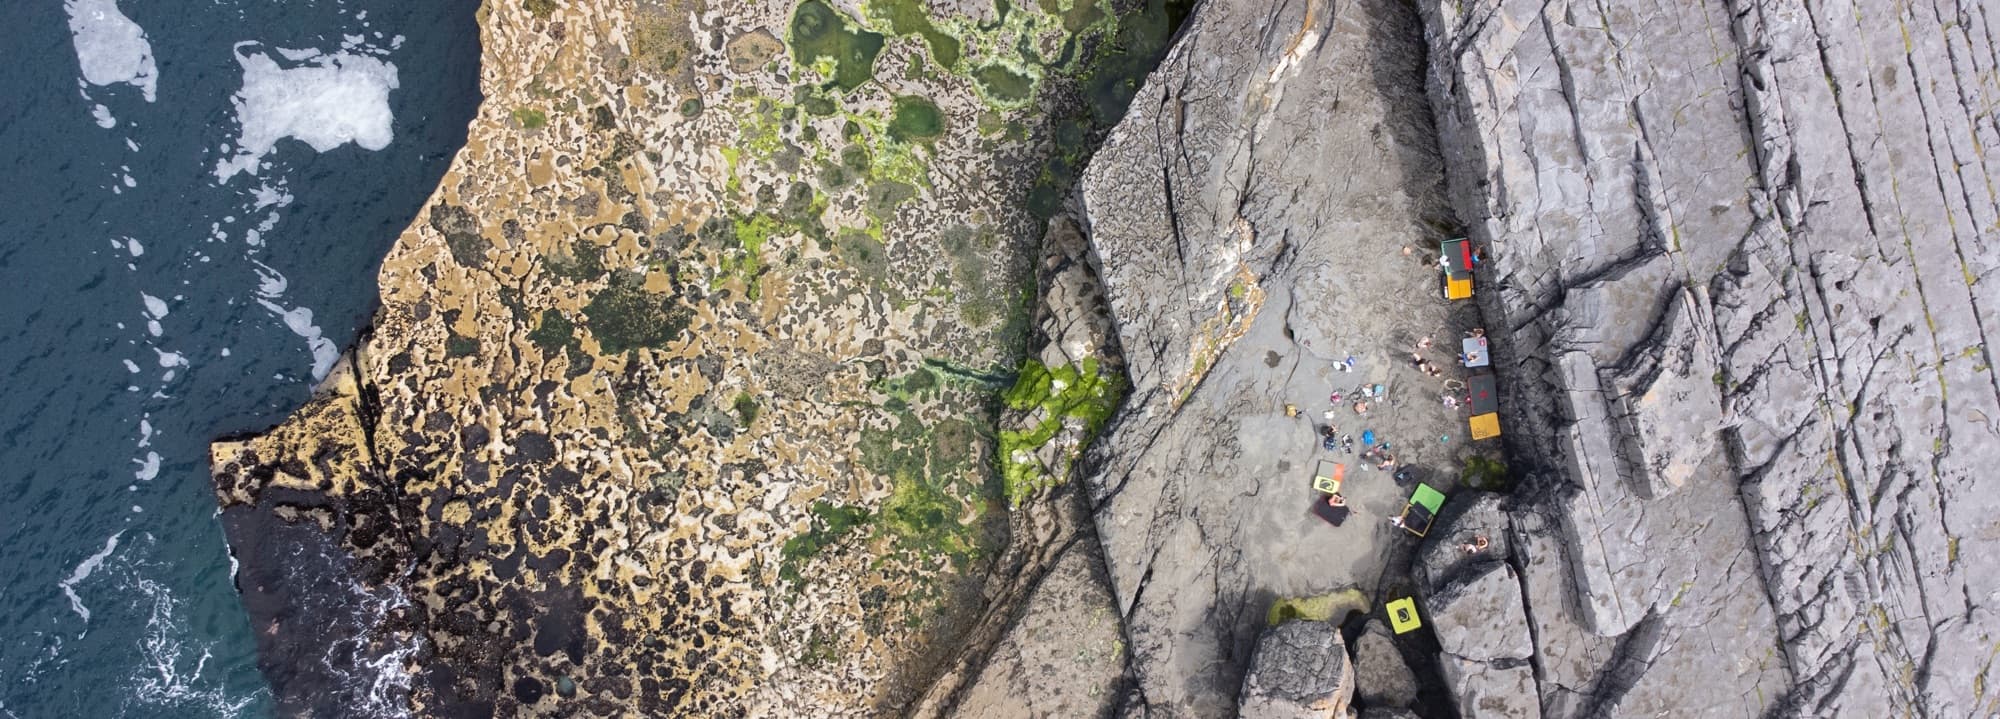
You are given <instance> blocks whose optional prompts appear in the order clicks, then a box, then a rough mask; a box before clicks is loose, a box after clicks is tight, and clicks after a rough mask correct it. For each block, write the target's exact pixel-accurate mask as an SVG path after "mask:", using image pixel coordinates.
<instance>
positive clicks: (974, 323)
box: [214, 0, 1172, 716]
mask: <svg viewBox="0 0 2000 719" xmlns="http://www.w3.org/2000/svg"><path fill="white" fill-rule="evenodd" d="M948 5H949V7H948V8H946V7H939V8H935V9H939V10H949V12H937V13H935V14H934V13H932V12H931V11H932V10H933V9H934V8H933V6H931V5H926V4H924V3H912V2H899V1H895V0H868V1H866V2H857V1H852V0H839V1H836V2H824V1H822V0H803V1H801V2H760V3H738V2H727V3H722V2H710V1H705V0H654V1H647V2H619V1H616V0H560V1H552V0H526V1H525V2H522V1H519V0H509V1H507V2H492V3H487V4H486V5H485V6H484V7H483V9H482V10H481V13H480V24H481V32H482V34H481V41H482V46H483V49H484V53H485V56H484V61H483V63H482V84H481V88H482V91H483V93H484V95H485V104H484V106H483V107H482V108H481V111H480V113H479V115H478V117H477V118H476V119H475V120H474V121H473V123H472V125H471V128H470V136H469V139H468V140H467V143H466V145H465V147H464V149H463V150H462V151H461V152H460V153H459V155H458V157H457V158H456V159H455V160H454V163H453V165H452V168H451V170H450V171H449V172H448V173H447V174H446V176H445V177H444V179H443V180H442V182H441V184H440V186H439V187H438V189H437V190H436V192H435V194H434V196H433V198H432V199H431V202H430V203H429V206H428V208H427V209H426V210H425V211H424V212H423V213H422V215H421V216H420V217H418V218H417V220H416V222H415V223H413V225H412V226H411V227H410V228H409V229H408V230H407V231H406V233H405V234H404V235H403V236H402V237H401V238H400V239H399V241H398V242H397V243H396V245H395V247H394V249H393V250H392V251H391V252H390V253H389V255H388V256H387V258H386V259H385V260H384V262H383V267H382V271H381V274H380V283H381V303H382V305H381V309H380V311H379V312H378V314H377V315H376V317H375V319H374V328H373V330H372V332H371V333H370V334H369V335H367V337H366V338H365V339H364V340H363V341H362V342H361V343H360V345H359V346H358V347H356V348H354V349H353V350H352V352H351V353H350V362H351V369H350V370H348V371H346V372H344V373H343V374H342V375H341V379H340V380H339V382H337V383H335V384H334V385H332V386H330V387H329V388H328V391H329V393H328V394H327V395H326V397H325V398H323V399H321V400H315V401H314V403H313V404H312V405H311V406H309V407H307V408H306V409H304V410H302V411H301V412H300V413H299V414H298V415H297V416H296V417H294V418H293V420H292V421H290V422H288V423H287V424H285V425H283V426H281V427H279V428H276V429H274V430H272V431H271V432H269V433H267V434H264V435H262V436H259V437H254V438H248V439H243V440H239V441H232V442H227V443H221V444H218V445H217V446H216V447H215V449H214V460H215V467H216V481H217V486H218V490H219V493H220V495H221V498H222V503H223V506H224V514H225V525H226V526H228V527H230V528H231V531H232V535H231V540H232V543H234V544H236V545H238V546H245V545H255V544H257V543H259V542H262V541H264V540H266V539H272V538H274V537H277V535H274V534H270V533H265V532H260V531H259V528H260V527H264V526H266V524H265V523H264V522H261V521H236V518H238V517H243V516H244V515H246V514H249V513H254V514H255V515H256V517H257V518H259V519H260V520H261V519H264V518H271V517H275V520H274V521H280V522H286V523H287V526H288V527H291V526H312V527H316V528H317V529H318V530H319V531H322V532H324V533H325V534H326V535H327V536H328V537H330V538H331V542H332V543H333V544H334V545H337V546H338V547H339V548H340V549H342V550H344V551H346V552H348V553H350V554H352V555H353V556H354V557H356V558H357V560H358V561H356V563H355V565H356V566H357V567H358V569H357V573H359V574H360V575H361V577H362V578H363V579H364V580H365V581H368V582H371V583H373V584H374V585H376V586H378V587H382V588H384V589H385V591H389V593H390V594H392V595H394V596H396V597H401V598H403V599H402V600H403V601H404V602H406V604H405V605H403V608H402V609H400V610H399V611H398V613H397V614H396V615H395V616H393V617H389V618H386V619H384V621H383V625H382V628H381V629H380V630H379V631H376V632H375V633H374V634H371V635H370V638H376V635H379V638H380V639H381V640H382V641H383V642H384V646H387V647H390V648H391V649H392V650H394V651H395V652H396V654H395V661H390V662H386V663H384V664H383V666H388V667H389V669H390V671H389V672H388V673H387V674H385V675H384V676H385V677H386V678H387V679H388V680H391V681H395V680H400V679H403V678H405V677H404V676H402V673H401V672H399V671H397V670H399V669H400V670H406V671H407V672H408V673H409V675H410V676H409V677H408V678H409V679H410V687H409V692H408V694H409V696H408V697H407V703H408V704H409V707H408V708H409V709H411V710H413V711H414V712H415V713H417V714H421V715H438V716H454V715H471V716H486V715H501V716H516V715H537V714H555V715H565V716H575V715H606V716H609V715H618V716H627V715H650V716H737V715H777V714H794V713H806V714H813V715H817V716H842V715H872V714H879V713H886V712H893V711H900V710H901V709H902V708H904V707H906V706H909V705H911V704H912V703H913V702H916V701H918V700H919V699H921V698H923V697H924V696H925V695H926V692H927V691H929V690H931V689H932V688H933V687H934V686H941V685H942V684H941V683H939V682H934V681H933V680H934V679H938V678H939V677H940V675H945V674H948V673H949V672H950V671H951V669H952V668H954V667H961V666H963V665H965V663H966V662H967V661H969V660H967V659H965V658H964V657H961V656H960V655H961V654H963V653H964V649H963V648H964V647H966V646H977V647H982V648H990V647H991V646H992V645H993V642H992V641H991V639H992V638H995V637H1000V636H1004V632H1005V630H1006V629H1007V627H1009V626H1011V622H1012V620H1013V619H1014V618H1016V617H1018V616H1019V615H1020V614H1021V613H1022V612H1023V611H1025V609H1024V608H1023V606H1022V603H1025V602H1026V601H1028V597H1029V596H1030V595H1031V594H1032V593H1033V591H1034V590H1035V588H1036V587H1037V586H1039V584H1040V580H1041V577H1042V576H1044V575H1046V574H1047V573H1048V572H1049V571H1050V569H1051V568H1052V567H1053V566H1055V563H1056V562H1057V560H1059V559H1061V558H1062V557H1064V556H1068V555H1067V553H1066V550H1068V549H1069V548H1070V547H1071V546H1072V545H1073V544H1074V540H1073V539H1067V540H1063V541H1051V542H1050V543H1049V544H1047V545H1046V546H1042V545H1038V546H1032V547H1026V548H1024V549H1022V550H1021V551H1019V552H1013V553H1009V552H1012V551H1013V549H1014V548H1015V543H1012V542H1010V539H1009V532H1010V529H1011V528H1010V527H1009V523H1010V521H1011V520H1010V517H1009V514H1008V503H1007V502H1006V501H1005V497H1004V495H1003V493H1002V491H1001V488H1000V483H999V482H998V481H997V478H996V472H995V471H994V469H995V466H996V465H997V464H998V461H997V459H996V446H997V444H998V441H997V434H998V428H997V407H998V404H999V402H998V400H999V394H1000V393H1001V391H1002V390H1004V389H1006V388H1007V387H1008V385H1009V383H1010V382H1011V381H1012V379H1013V375H1014V371H1015V368H1016V367H1017V363H1018V361H1019V359H1020V353H1021V352H1023V351H1024V350H1026V349H1028V348H1027V347H1026V345H1027V339H1028V335H1029V334H1030V325H1029V323H1030V320H1031V315H1030V313H1029V308H1030V306H1031V305H1030V301H1029V300H1030V297H1029V295H1030V294H1032V293H1033V291H1034V290H1033V277H1034V262H1035V259H1036V258H1037V256H1038V255H1037V253H1036V248H1037V247H1038V246H1039V244H1040V240H1041V237H1042V234H1043V229H1044V224H1043V222H1042V221H1041V220H1040V219H1037V216H1036V214H1035V212H1031V207H1033V208H1034V209H1038V210H1041V211H1049V210H1053V209H1055V203H1052V202H1049V201H1047V198H1048V197H1051V196H1056V197H1059V196H1060V194H1061V192H1062V188H1063V187H1065V186H1067V185H1068V184H1069V183H1070V182H1071V181H1072V176H1073V175H1074V170H1073V169H1065V168H1066V167H1074V166H1076V165H1077V163H1079V162H1080V161H1081V159H1082V157H1083V155H1084V154H1086V147H1085V146H1086V144H1087V142H1088V140H1089V137H1090V135H1091V133H1094V132H1097V130H1095V129H1093V128H1094V127H1095V126H1096V125H1097V124H1099V123H1108V122H1109V121H1110V119H1111V118H1115V117H1116V115H1117V113H1118V112H1119V111H1121V110H1122V107H1123V101H1124V100H1125V99H1127V98H1129V97H1130V91H1131V90H1130V87H1129V85H1127V84H1126V82H1125V79H1126V78H1127V77H1128V76H1129V75H1131V74H1132V73H1134V72H1137V71H1143V68H1144V66H1146V65H1147V64H1149V63H1150V62H1152V60H1153V58H1154V57H1156V55H1149V54H1148V53H1154V52H1155V51H1157V49H1159V48H1161V47H1163V46H1164V41H1165V39H1166V37H1167V36H1168V34H1169V33H1170V32H1171V27H1172V18H1170V17H1169V16H1168V13H1167V12H1166V11H1165V10H1164V9H1163V8H1162V7H1161V6H1160V5H1159V4H1157V3H1155V4H1149V5H1144V6H1139V7H1133V6H1121V7H1117V8H1112V7H1108V6H1101V5H1100V4H1098V3H1094V2H1084V1H1078V2H1047V3H1013V4H1009V3H990V2H972V3H950V4H948ZM1038 202H1039V203H1040V204H1042V205H1048V206H1047V207H1036V205H1037V203H1038ZM1071 496H1072V497H1073V496H1074V495H1071ZM1025 516H1027V517H1029V518H1030V519H1031V520H1032V518H1034V517H1042V516H1045V515H1039V514H1033V513H1030V514H1027V515H1025ZM1054 516H1056V517H1058V518H1059V517H1060V516H1061V515H1054ZM1079 521H1080V520H1075V519H1072V520H1070V521H1069V522H1068V524H1063V523H1061V522H1053V523H1046V524H1045V525H1043V526H1045V527H1046V528H1047V531H1046V532H1040V533H1038V534H1035V535H1034V536H1033V537H1023V538H1021V542H1028V541H1037V540H1048V539H1050V538H1051V537H1055V538H1058V539H1060V538H1062V537H1068V536H1070V535H1069V534H1066V533H1065V531H1066V530H1064V527H1074V526H1076V525H1077V524H1078V523H1079ZM1038 531H1039V530H1038ZM287 536H289V535H287ZM278 538H281V537H278ZM274 541H275V539H274ZM272 555H273V553H267V552H239V556H242V557H245V558H251V557H258V558H268V557H270V556H272ZM279 556H282V555H279ZM1085 556H1086V558H1087V553H1086V554H1085ZM249 575H256V576H262V575H261V574H258V573H257V572H255V571H254V570H253V571H251V572H248V573H247V574H246V576H249ZM1079 576H1082V577H1086V578H1088V577H1095V576H1097V575H1096V574H1094V573H1090V572H1085V573H1083V574H1081V575H1079ZM1024 578H1025V579H1026V580H1027V581H1023V579H1024ZM1080 581H1081V580H1080ZM390 590H393V591H390ZM246 595H247V591H246ZM308 609H309V608H308ZM279 610H280V611H284V612H297V615H296V616H298V617H299V618H301V620H303V621H312V620H311V619H310V617H311V616H312V614H311V612H310V611H305V610H303V609H301V608H300V607H296V606H294V607H281V608H279ZM288 616H291V615H289V614H288ZM996 618H997V619H996ZM1105 651H1107V652H1109V651H1110V648H1106V649H1105ZM362 659H366V657H361V658H348V657H344V655H343V657H342V658H341V659H340V661H343V662H358V661H360V660H362ZM348 669H350V670H353V671H367V670H368V669H367V668H366V667H360V666H350V667H348ZM940 691H943V690H940ZM944 693H946V694H955V693H956V692H955V691H945V692H944Z"/></svg>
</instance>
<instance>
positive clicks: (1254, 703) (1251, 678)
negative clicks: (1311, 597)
mask: <svg viewBox="0 0 2000 719" xmlns="http://www.w3.org/2000/svg"><path fill="white" fill-rule="evenodd" d="M1353 697H1354V665H1353V663H1352V662H1350V661H1349V660H1348V657H1347V645H1346V643H1345V642H1342V641H1341V639H1340V632H1339V631H1338V630H1337V629H1336V628H1335V627H1334V625H1332V624H1329V623H1327V622H1318V621H1311V620H1299V621H1290V622H1285V623H1283V624H1280V625H1278V626H1276V627H1272V628H1271V629H1269V630H1267V631H1266V632H1264V636H1263V637H1261V638H1259V639H1258V640H1257V653H1256V655H1255V657H1254V658H1253V659H1252V660H1251V664H1250V671H1249V672H1247V673H1245V674H1244V675H1243V694H1242V697H1241V702H1242V704H1241V707H1240V709H1239V713H1238V716H1240V717H1244V719H1294V718H1296V719H1305V718H1307V717H1342V716H1346V714H1347V707H1348V704H1349V703H1350V702H1351V701H1352V699H1353Z"/></svg>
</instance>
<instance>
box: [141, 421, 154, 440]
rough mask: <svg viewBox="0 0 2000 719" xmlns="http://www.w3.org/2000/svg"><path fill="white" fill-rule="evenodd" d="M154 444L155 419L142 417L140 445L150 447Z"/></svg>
mask: <svg viewBox="0 0 2000 719" xmlns="http://www.w3.org/2000/svg"><path fill="white" fill-rule="evenodd" d="M152 445H153V421H152V420H150V419H146V418H143V417H142V418H140V419H139V446H140V447H150V446H152Z"/></svg>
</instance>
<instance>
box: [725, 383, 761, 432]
mask: <svg viewBox="0 0 2000 719" xmlns="http://www.w3.org/2000/svg"><path fill="white" fill-rule="evenodd" d="M730 408H731V409H734V410H736V421H738V422H742V423H743V426H745V427H748V426H750V425H752V424H755V423H756V422H757V412H758V411H759V410H760V409H762V408H761V407H759V406H758V404H757V398H756V397H752V396H750V393H749V392H738V393H736V401H735V402H732V403H730Z"/></svg>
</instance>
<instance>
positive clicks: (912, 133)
mask: <svg viewBox="0 0 2000 719" xmlns="http://www.w3.org/2000/svg"><path fill="white" fill-rule="evenodd" d="M942 134H944V113H943V112H942V111H940V110H938V106H937V104H936V103H933V102H931V101H930V100H928V99H925V98H922V97H917V96H915V95H904V96H901V97H898V98H896V102H895V106H894V110H893V112H892V113H891V114H890V117H889V139H891V140H895V141H897V142H909V141H911V140H929V139H932V138H935V137H937V136H939V135H942Z"/></svg>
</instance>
